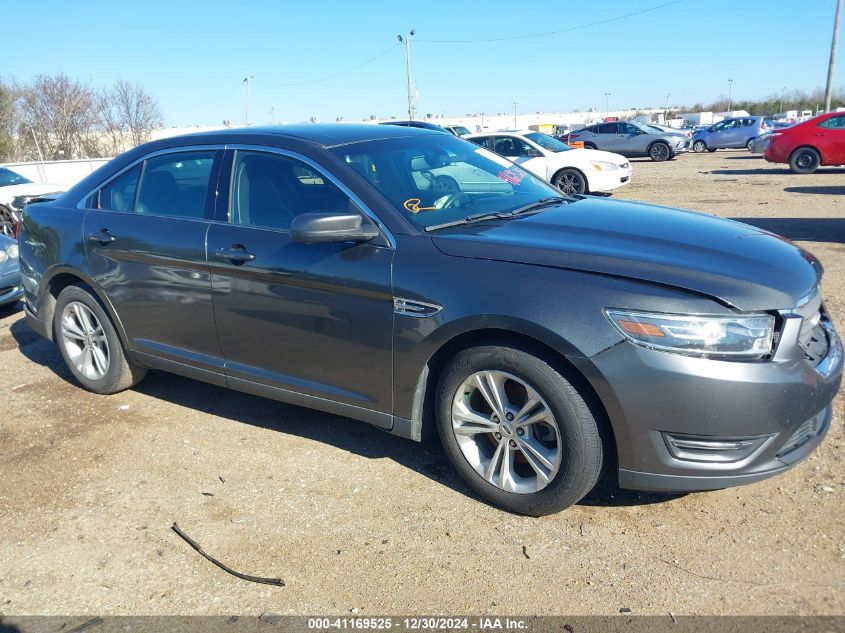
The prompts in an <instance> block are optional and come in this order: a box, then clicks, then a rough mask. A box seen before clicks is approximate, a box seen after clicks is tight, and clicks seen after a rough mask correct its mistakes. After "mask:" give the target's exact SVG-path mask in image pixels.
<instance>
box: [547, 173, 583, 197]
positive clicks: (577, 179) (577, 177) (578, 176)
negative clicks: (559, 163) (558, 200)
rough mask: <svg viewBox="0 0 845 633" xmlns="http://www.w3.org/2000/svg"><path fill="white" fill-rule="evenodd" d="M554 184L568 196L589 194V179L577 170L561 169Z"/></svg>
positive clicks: (553, 181)
mask: <svg viewBox="0 0 845 633" xmlns="http://www.w3.org/2000/svg"><path fill="white" fill-rule="evenodd" d="M552 184H553V185H554V186H555V187H557V188H558V189H560V190H561V191H562V192H563V193H565V194H567V195H572V194H580V193H586V192H587V179H586V178H585V177H584V174H582V173H581V172H580V171H578V170H577V169H561V170H560V171H559V172H557V173H556V174H555V176H554V178H552Z"/></svg>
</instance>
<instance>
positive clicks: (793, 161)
mask: <svg viewBox="0 0 845 633" xmlns="http://www.w3.org/2000/svg"><path fill="white" fill-rule="evenodd" d="M805 154H807V155H810V156H812V158H813V165H812V166H811V167H804V168H802V167H799V166H798V159H799V158H800V157H801V156H802V155H805ZM820 166H821V155H820V154H819V153H818V152H817V151H816V150H814V149H813V148H811V147H799V148H798V149H796V150H795V151H794V152H792V155H791V156H790V157H789V167H790V169H792V171H793V172H795V173H796V174H812V173H813V172H814V171H816V170H817V169H818V168H819V167H820Z"/></svg>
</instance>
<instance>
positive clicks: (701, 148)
mask: <svg viewBox="0 0 845 633" xmlns="http://www.w3.org/2000/svg"><path fill="white" fill-rule="evenodd" d="M692 150H693V151H694V152H696V153H698V154H700V153H702V152H706V151H707V144H706V143H705V142H704V141H696V142H695V143H693V144H692Z"/></svg>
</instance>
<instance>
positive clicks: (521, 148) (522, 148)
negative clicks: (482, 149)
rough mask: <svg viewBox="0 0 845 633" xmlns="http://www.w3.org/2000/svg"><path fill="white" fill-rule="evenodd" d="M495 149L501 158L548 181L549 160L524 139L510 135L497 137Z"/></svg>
mask: <svg viewBox="0 0 845 633" xmlns="http://www.w3.org/2000/svg"><path fill="white" fill-rule="evenodd" d="M494 147H495V148H496V149H495V152H496V153H497V154H498V155H499V156H504V157H505V158H507V159H509V160H511V161H513V162H514V163H516V164H517V165H519V166H520V167H522V168H523V169H524V170H525V171H528V172H530V173H532V174H534V175H535V176H537V177H538V178H541V179H543V180H548V170H549V165H548V162H549V161H548V159H546V157H545V155H543V153H542V152H541V151H540V150H538V149H537V148H535V147H533V146H532V145H531V144H529V143H527V142H526V141H525V140H524V139H522V138H520V137H518V136H510V135H506V136H496V137H495V144H494Z"/></svg>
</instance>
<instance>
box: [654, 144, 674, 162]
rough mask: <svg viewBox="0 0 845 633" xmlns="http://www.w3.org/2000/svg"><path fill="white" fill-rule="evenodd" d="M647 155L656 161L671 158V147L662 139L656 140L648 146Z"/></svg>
mask: <svg viewBox="0 0 845 633" xmlns="http://www.w3.org/2000/svg"><path fill="white" fill-rule="evenodd" d="M648 156H649V158H651V160H653V161H654V162H656V163H662V162H663V161H664V160H669V159H670V158H672V149H671V148H670V147H669V145H668V144H666V143H664V142H663V141H656V142H655V143H652V144H651V147H649V148H648Z"/></svg>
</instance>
